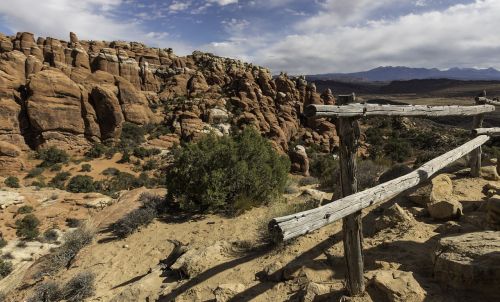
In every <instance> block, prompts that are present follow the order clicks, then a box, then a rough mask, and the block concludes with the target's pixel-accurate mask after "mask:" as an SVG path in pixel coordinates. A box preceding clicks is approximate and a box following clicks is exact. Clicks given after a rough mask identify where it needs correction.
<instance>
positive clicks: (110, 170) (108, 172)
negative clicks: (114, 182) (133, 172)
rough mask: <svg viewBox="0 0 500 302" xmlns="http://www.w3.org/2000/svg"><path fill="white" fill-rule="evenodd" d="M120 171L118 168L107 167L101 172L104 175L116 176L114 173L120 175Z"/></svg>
mask: <svg viewBox="0 0 500 302" xmlns="http://www.w3.org/2000/svg"><path fill="white" fill-rule="evenodd" d="M119 173H120V170H118V169H117V168H112V167H111V168H106V169H105V170H104V171H102V172H101V174H102V175H106V176H114V175H118V174H119Z"/></svg>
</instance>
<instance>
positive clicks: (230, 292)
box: [214, 283, 245, 302]
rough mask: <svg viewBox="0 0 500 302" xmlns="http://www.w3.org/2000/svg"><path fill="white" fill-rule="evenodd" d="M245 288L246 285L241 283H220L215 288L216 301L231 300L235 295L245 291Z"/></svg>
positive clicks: (224, 301) (225, 301)
mask: <svg viewBox="0 0 500 302" xmlns="http://www.w3.org/2000/svg"><path fill="white" fill-rule="evenodd" d="M244 290H245V285H243V284H241V283H226V284H220V285H219V286H217V288H216V289H215V290H214V295H215V301H216V302H227V301H230V300H231V299H232V298H233V297H234V296H236V295H237V294H239V293H241V292H243V291H244Z"/></svg>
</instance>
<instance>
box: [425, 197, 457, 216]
mask: <svg viewBox="0 0 500 302" xmlns="http://www.w3.org/2000/svg"><path fill="white" fill-rule="evenodd" d="M427 210H429V214H430V215H431V217H432V218H434V219H440V220H448V219H454V218H458V217H460V216H462V213H463V208H462V204H461V203H460V202H459V201H458V200H456V199H451V198H450V199H448V200H442V201H439V202H433V203H430V204H428V205H427Z"/></svg>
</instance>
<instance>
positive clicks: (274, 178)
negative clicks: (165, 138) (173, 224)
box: [166, 128, 290, 212]
mask: <svg viewBox="0 0 500 302" xmlns="http://www.w3.org/2000/svg"><path fill="white" fill-rule="evenodd" d="M289 169H290V162H289V160H288V158H286V157H282V156H280V155H279V154H278V153H277V152H276V151H275V150H274V149H273V148H272V146H271V144H270V143H269V142H268V141H267V140H266V139H265V138H263V137H262V136H261V135H260V134H259V133H258V132H257V131H255V130H254V129H253V128H246V129H245V130H244V131H243V132H241V133H239V134H237V135H235V136H232V137H227V136H224V137H216V136H214V135H207V136H205V137H204V138H202V139H200V140H199V141H198V142H197V143H190V144H187V145H186V146H185V147H183V148H178V149H176V150H174V151H173V164H172V166H171V167H170V169H169V170H168V171H167V173H166V174H167V175H166V186H167V190H168V196H167V197H168V201H169V202H172V201H174V200H176V201H178V202H179V205H180V207H181V208H182V209H184V210H196V211H197V210H200V211H203V212H206V211H230V212H234V211H237V210H238V209H237V208H236V205H238V203H239V202H241V201H244V200H246V201H248V200H249V201H250V202H251V203H252V205H259V204H262V203H264V202H266V201H269V200H270V199H272V198H273V197H275V196H277V195H279V194H280V193H282V192H283V190H284V188H285V185H286V181H287V177H288V171H289Z"/></svg>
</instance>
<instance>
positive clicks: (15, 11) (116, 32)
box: [0, 0, 192, 53]
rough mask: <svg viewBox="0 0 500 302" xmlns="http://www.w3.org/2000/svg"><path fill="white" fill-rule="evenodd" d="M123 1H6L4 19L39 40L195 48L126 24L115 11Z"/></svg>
mask: <svg viewBox="0 0 500 302" xmlns="http://www.w3.org/2000/svg"><path fill="white" fill-rule="evenodd" d="M123 4H124V2H123V1H122V0H78V1H67V0H43V1H40V0H2V1H0V16H3V20H4V26H5V27H7V28H9V29H10V30H12V31H13V32H18V31H33V32H34V33H35V34H36V35H38V36H44V37H47V36H49V37H54V38H59V39H63V40H68V38H69V32H70V31H73V32H75V33H76V34H77V35H78V36H79V38H80V39H88V40H108V41H112V40H127V41H130V40H135V41H139V42H144V43H146V44H148V45H151V46H159V47H172V48H174V50H175V51H176V52H177V53H188V52H190V51H192V48H191V47H189V46H188V45H186V44H184V43H180V42H176V41H170V40H167V39H166V38H167V35H159V34H154V35H153V34H150V31H148V30H145V29H144V28H142V27H141V24H140V23H139V22H138V21H132V22H131V21H130V20H122V19H120V18H119V17H118V16H116V15H114V13H113V11H114V10H115V9H118V8H120V6H121V5H123Z"/></svg>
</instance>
